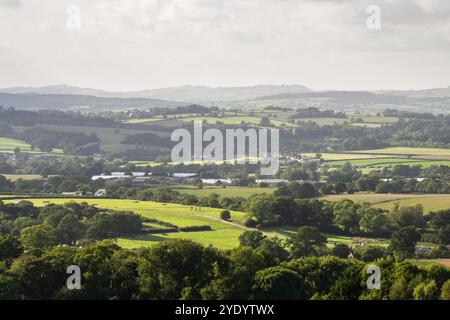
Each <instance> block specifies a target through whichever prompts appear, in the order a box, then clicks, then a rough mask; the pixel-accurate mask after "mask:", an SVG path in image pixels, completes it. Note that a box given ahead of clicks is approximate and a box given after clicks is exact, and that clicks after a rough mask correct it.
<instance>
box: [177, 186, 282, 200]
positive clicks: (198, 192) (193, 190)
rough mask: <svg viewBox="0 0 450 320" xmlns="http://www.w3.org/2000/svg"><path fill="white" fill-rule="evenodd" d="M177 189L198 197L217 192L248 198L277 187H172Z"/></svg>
mask: <svg viewBox="0 0 450 320" xmlns="http://www.w3.org/2000/svg"><path fill="white" fill-rule="evenodd" d="M172 189H173V190H175V191H178V192H180V193H186V194H193V195H195V196H197V197H207V196H209V195H210V194H212V193H217V194H219V195H220V196H223V197H243V198H248V197H250V196H251V195H253V194H260V193H273V192H274V191H275V190H276V188H269V187H268V188H256V187H255V188H252V187H237V186H227V187H225V188H224V187H221V186H206V187H203V188H202V189H198V188H197V187H195V186H190V185H179V186H175V187H173V188H172Z"/></svg>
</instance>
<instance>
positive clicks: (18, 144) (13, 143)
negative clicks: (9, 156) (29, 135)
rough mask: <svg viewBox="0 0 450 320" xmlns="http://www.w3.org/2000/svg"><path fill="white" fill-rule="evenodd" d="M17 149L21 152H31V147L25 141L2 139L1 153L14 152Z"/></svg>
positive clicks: (0, 144)
mask: <svg viewBox="0 0 450 320" xmlns="http://www.w3.org/2000/svg"><path fill="white" fill-rule="evenodd" d="M15 148H20V150H21V151H31V147H30V145H29V144H28V143H26V142H25V141H22V140H17V139H10V138H0V152H3V151H14V149H15Z"/></svg>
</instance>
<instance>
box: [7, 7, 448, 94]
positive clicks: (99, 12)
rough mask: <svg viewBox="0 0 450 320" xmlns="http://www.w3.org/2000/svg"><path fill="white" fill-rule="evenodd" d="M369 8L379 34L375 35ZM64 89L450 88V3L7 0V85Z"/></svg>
mask: <svg viewBox="0 0 450 320" xmlns="http://www.w3.org/2000/svg"><path fill="white" fill-rule="evenodd" d="M70 5H77V6H78V7H79V8H80V10H81V29H80V30H71V29H70V28H68V26H67V20H68V19H69V15H68V14H67V8H68V7H69V6H70ZM369 5H378V6H379V7H380V9H381V30H369V29H368V28H367V26H366V20H367V18H368V16H369V15H368V14H367V12H366V9H367V7H368V6H369ZM63 83H64V84H68V85H75V86H81V87H94V88H99V89H108V90H123V91H125V90H140V89H151V88H159V87H168V86H179V85H186V84H191V85H208V86H244V85H254V84H302V85H305V86H308V87H310V88H313V89H346V90H361V89H370V90H373V89H420V88H431V87H446V86H449V85H450V1H448V0H380V1H377V0H359V1H358V0H355V1H353V0H334V1H332V0H111V1H105V0H69V1H66V0H0V87H10V86H43V85H51V84H63Z"/></svg>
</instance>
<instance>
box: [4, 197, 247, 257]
mask: <svg viewBox="0 0 450 320" xmlns="http://www.w3.org/2000/svg"><path fill="white" fill-rule="evenodd" d="M21 200H27V201H31V202H33V203H34V204H35V205H36V206H44V205H46V204H48V203H57V204H62V203H66V202H70V201H75V202H87V203H89V204H92V205H96V206H98V207H99V208H107V209H113V210H128V211H133V212H135V213H137V214H140V215H142V216H144V217H147V218H153V219H157V220H160V221H164V222H169V223H172V224H174V225H177V226H178V227H189V226H201V225H208V226H210V227H211V228H212V231H202V232H178V233H167V234H157V235H153V234H146V235H139V236H132V237H122V238H118V239H117V242H118V244H119V245H121V246H124V247H128V248H131V247H140V246H149V245H152V244H154V243H155V242H157V241H161V240H165V239H173V238H183V239H192V240H195V241H198V242H200V243H202V244H204V245H213V246H216V247H218V248H222V249H229V248H233V247H236V246H237V245H238V244H239V241H238V238H239V235H241V234H242V233H243V232H244V231H245V227H243V226H242V223H243V222H244V221H245V213H243V212H237V211H232V212H231V219H232V222H231V223H227V222H224V221H222V220H220V212H221V211H222V210H221V209H213V208H199V207H192V206H184V205H179V204H172V203H167V204H165V203H158V202H151V201H135V200H118V199H117V200H116V199H80V198H71V199H69V198H67V199H56V198H55V199H21ZM17 201H18V200H6V201H5V202H7V203H8V202H17Z"/></svg>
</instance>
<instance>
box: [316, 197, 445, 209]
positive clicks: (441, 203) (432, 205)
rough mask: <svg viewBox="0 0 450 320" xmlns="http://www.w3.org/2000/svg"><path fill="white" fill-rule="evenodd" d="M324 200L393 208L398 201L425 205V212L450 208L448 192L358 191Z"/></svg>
mask: <svg viewBox="0 0 450 320" xmlns="http://www.w3.org/2000/svg"><path fill="white" fill-rule="evenodd" d="M321 199H322V200H328V201H339V200H341V199H350V200H352V201H354V202H369V203H371V204H372V205H374V206H375V207H378V208H381V209H386V210H391V209H392V208H393V207H394V205H395V204H396V203H399V204H400V205H401V206H414V205H416V204H418V203H420V204H422V205H423V208H424V212H425V213H428V212H430V211H439V210H445V209H450V195H448V194H443V195H440V194H377V193H358V194H345V195H330V196H323V197H321Z"/></svg>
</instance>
